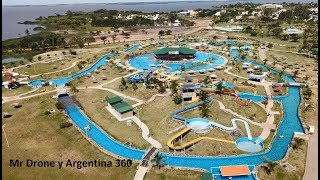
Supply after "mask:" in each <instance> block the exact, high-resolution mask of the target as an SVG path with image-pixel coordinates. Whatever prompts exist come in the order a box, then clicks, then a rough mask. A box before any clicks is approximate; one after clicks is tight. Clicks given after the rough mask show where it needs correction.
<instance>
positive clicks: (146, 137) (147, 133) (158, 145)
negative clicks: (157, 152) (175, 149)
mask: <svg viewBox="0 0 320 180" xmlns="http://www.w3.org/2000/svg"><path fill="white" fill-rule="evenodd" d="M131 119H132V120H133V122H135V123H136V124H137V125H138V126H139V128H140V129H141V130H142V138H143V139H144V140H146V141H147V142H149V143H150V144H151V145H152V146H153V147H156V148H158V149H160V148H162V145H161V143H160V142H159V141H157V140H155V139H153V138H152V137H151V136H150V131H149V128H148V126H147V125H146V124H144V123H143V122H142V121H141V120H140V119H139V118H138V117H137V116H133V118H131Z"/></svg>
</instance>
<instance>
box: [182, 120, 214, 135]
mask: <svg viewBox="0 0 320 180" xmlns="http://www.w3.org/2000/svg"><path fill="white" fill-rule="evenodd" d="M185 125H186V126H187V127H189V128H191V129H193V130H195V131H196V132H203V131H207V130H209V129H210V127H211V123H210V121H208V120H207V119H204V118H192V119H188V120H187V121H185Z"/></svg>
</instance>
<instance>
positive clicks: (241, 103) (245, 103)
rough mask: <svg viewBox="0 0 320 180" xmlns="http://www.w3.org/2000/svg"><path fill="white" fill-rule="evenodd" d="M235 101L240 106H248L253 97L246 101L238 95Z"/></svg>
mask: <svg viewBox="0 0 320 180" xmlns="http://www.w3.org/2000/svg"><path fill="white" fill-rule="evenodd" d="M234 102H236V103H237V104H238V105H240V106H248V105H249V104H250V103H251V99H247V100H246V101H245V102H242V101H240V99H239V97H238V96H234Z"/></svg>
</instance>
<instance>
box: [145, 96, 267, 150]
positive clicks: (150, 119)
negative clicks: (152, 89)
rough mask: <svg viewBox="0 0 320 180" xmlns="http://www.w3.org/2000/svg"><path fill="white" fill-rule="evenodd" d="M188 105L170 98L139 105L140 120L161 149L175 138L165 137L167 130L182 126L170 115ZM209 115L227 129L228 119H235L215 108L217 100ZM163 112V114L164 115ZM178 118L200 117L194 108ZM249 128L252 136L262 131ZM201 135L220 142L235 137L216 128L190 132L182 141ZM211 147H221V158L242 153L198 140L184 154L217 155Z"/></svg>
mask: <svg viewBox="0 0 320 180" xmlns="http://www.w3.org/2000/svg"><path fill="white" fill-rule="evenodd" d="M189 105H191V104H190V103H183V104H182V105H176V104H174V102H173V101H172V97H158V98H156V99H155V100H154V101H153V102H151V103H149V104H145V105H141V107H142V109H141V111H140V115H139V116H140V119H141V120H142V121H143V122H144V123H146V124H147V126H148V127H149V129H150V132H151V135H152V136H153V137H154V138H155V139H157V140H158V141H159V142H160V143H161V144H162V145H163V147H167V146H166V142H167V140H168V138H169V137H171V136H172V135H174V133H172V134H168V133H169V132H170V131H172V130H174V129H175V128H177V127H179V126H181V125H183V123H182V122H180V121H177V120H173V119H172V118H171V114H172V113H173V112H174V111H176V110H178V109H182V108H183V107H186V106H189ZM210 110H211V115H212V116H213V117H214V120H212V121H216V122H218V123H221V124H223V125H226V126H230V125H231V123H230V120H231V119H232V118H235V117H234V116H233V115H231V114H228V113H226V112H224V111H222V110H220V109H219V108H218V104H217V102H216V101H214V102H212V104H211V105H210ZM163 112H166V113H163ZM181 116H184V117H187V118H193V117H201V115H200V111H199V110H197V109H195V110H192V111H188V112H186V113H184V114H181ZM213 117H209V120H211V119H212V118H213ZM237 125H238V126H239V128H240V129H241V131H242V132H243V133H242V134H243V136H245V135H246V131H245V128H244V125H243V124H241V123H237ZM250 127H251V129H252V134H253V136H258V135H260V133H261V129H260V128H258V127H255V126H253V125H251V124H250ZM200 136H208V137H214V138H221V139H228V140H234V138H233V137H232V136H231V135H229V134H228V133H226V132H223V131H221V130H218V129H215V128H213V129H211V130H210V131H209V132H208V133H206V134H201V135H200V134H195V133H194V132H193V131H191V132H189V134H187V135H186V136H185V137H184V138H183V140H182V143H183V142H188V141H190V140H192V139H194V138H197V137H200ZM212 147H222V149H224V151H223V152H221V154H222V155H235V154H241V153H242V152H241V151H240V150H238V149H237V148H236V146H235V145H234V144H227V143H220V142H217V141H207V140H205V141H201V142H199V143H197V144H196V145H195V146H194V147H193V148H190V149H192V150H190V149H189V150H188V151H186V154H189V155H220V152H219V149H217V148H212ZM163 151H165V152H168V149H167V148H163Z"/></svg>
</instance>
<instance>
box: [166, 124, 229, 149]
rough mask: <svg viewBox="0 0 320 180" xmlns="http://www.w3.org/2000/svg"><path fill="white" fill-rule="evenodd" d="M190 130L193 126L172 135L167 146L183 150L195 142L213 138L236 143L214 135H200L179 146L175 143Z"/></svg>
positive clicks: (213, 139)
mask: <svg viewBox="0 0 320 180" xmlns="http://www.w3.org/2000/svg"><path fill="white" fill-rule="evenodd" d="M190 130H191V128H184V129H183V130H181V131H179V132H178V133H176V134H175V135H173V136H171V137H170V138H169V139H168V141H167V146H168V147H169V148H170V149H174V150H183V149H185V148H188V147H190V146H192V145H193V144H196V143H198V142H199V141H202V140H212V141H219V142H224V143H230V144H235V142H234V141H229V140H224V139H218V138H212V137H198V138H196V139H193V140H191V141H188V142H185V143H183V144H181V145H178V146H176V145H174V142H175V140H176V139H178V138H179V137H181V136H183V135H185V134H187V133H188V132H189V131H190Z"/></svg>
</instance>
